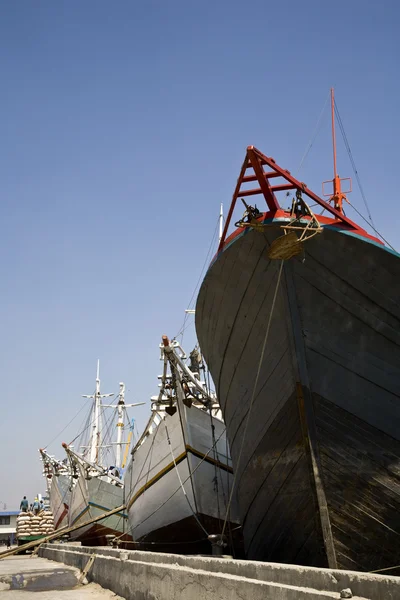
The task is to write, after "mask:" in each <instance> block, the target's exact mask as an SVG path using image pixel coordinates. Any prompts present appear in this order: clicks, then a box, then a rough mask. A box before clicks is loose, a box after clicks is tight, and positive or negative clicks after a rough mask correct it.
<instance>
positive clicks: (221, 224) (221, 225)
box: [218, 202, 224, 243]
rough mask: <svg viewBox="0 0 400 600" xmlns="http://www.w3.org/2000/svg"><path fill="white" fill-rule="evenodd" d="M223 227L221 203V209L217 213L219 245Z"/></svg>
mask: <svg viewBox="0 0 400 600" xmlns="http://www.w3.org/2000/svg"><path fill="white" fill-rule="evenodd" d="M223 225H224V206H223V204H222V202H221V208H220V211H219V235H218V242H219V243H221V240H222V231H223Z"/></svg>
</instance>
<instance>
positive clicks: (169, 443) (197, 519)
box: [165, 425, 208, 536]
mask: <svg viewBox="0 0 400 600" xmlns="http://www.w3.org/2000/svg"><path fill="white" fill-rule="evenodd" d="M165 431H166V434H167V442H168V445H169V451H170V453H171V457H172V460H173V462H174V467H175V471H176V474H177V476H178V480H179V484H180V486H181V489H182V492H183V495H184V496H185V498H186V501H187V503H188V505H189V508H190V510H191V511H192V514H193V516H194V518H195V520H196V522H197V524H198V525H199V527H200V528H201V529H202V530H203V531H204V533H205V534H206V536H208V531H207V530H206V529H205V527H204V526H203V524H202V523H201V522H200V519H199V517H198V516H197V514H196V513H195V511H194V510H193V507H192V505H191V503H190V500H189V498H188V495H187V493H186V490H185V487H184V485H183V483H182V479H181V476H180V474H179V470H178V466H177V464H176V462H175V456H174V453H173V451H172V445H171V440H170V439H169V434H168V428H167V425H165ZM186 460H188V458H187V459H186ZM189 479H190V480H191V481H192V473H190V475H189ZM192 484H193V483H192ZM193 491H194V490H193ZM193 495H194V494H193Z"/></svg>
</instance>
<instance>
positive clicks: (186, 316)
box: [174, 216, 219, 343]
mask: <svg viewBox="0 0 400 600" xmlns="http://www.w3.org/2000/svg"><path fill="white" fill-rule="evenodd" d="M218 225H219V216H218V219H217V224H216V225H215V229H214V233H213V236H212V238H211V242H210V246H209V248H208V251H207V256H206V258H205V261H204V263H203V266H202V269H201V272H200V275H199V278H198V280H197V283H196V286H195V288H194V290H193V294H192V297H191V298H190V300H189V305H188V307H187V308H188V309H190V308H191V306H192V302H193V299H194V297H195V295H196V291H197V288H198V287H199V285H200V282H201V280H202V277H203V273H204V269H205V268H206V266H207V265H208V263H209V255H210V253H211V251H212V248H213V245H214V240H215V237H216V235H217V231H218ZM188 318H189V314H188V313H185V317H184V319H183V323H182V327H181V328H180V330H179V331H178V333H177V334H176V336H175V337H174V339H176V338H177V337H178V336H179V335H182V339H181V343H183V334H184V333H185V330H186V329H187V328H188V327H189V324H187V325H186V321H187V319H188ZM185 325H186V326H185Z"/></svg>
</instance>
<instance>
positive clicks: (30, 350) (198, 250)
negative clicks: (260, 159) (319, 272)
mask: <svg viewBox="0 0 400 600" xmlns="http://www.w3.org/2000/svg"><path fill="white" fill-rule="evenodd" d="M399 7H400V5H399V3H398V2H397V1H395V0H393V1H390V0H383V1H382V2H380V3H376V2H375V3H367V2H365V1H361V0H347V1H346V2H343V1H336V2H329V3H328V2H321V1H318V2H317V1H308V0H305V1H304V2H293V1H283V2H281V3H277V2H267V1H265V0H264V1H260V0H253V1H252V2H249V3H247V4H246V3H245V2H243V1H242V0H241V1H240V2H239V1H238V0H214V1H213V2H211V1H209V0H203V2H198V1H196V2H194V1H192V0H169V1H168V2H166V1H164V0H158V1H151V0H147V1H146V2H135V1H133V0H130V1H126V0H118V1H116V2H110V1H104V0H85V2H79V1H78V0H58V1H57V2H54V1H52V0H29V1H28V0H3V1H2V2H1V5H0V76H1V113H0V132H1V144H0V186H1V205H0V210H1V219H0V222H1V225H0V227H1V235H0V255H1V263H0V264H1V267H0V268H1V296H0V298H1V313H0V325H1V330H0V331H1V337H0V339H1V348H0V374H1V412H0V450H1V456H2V469H1V475H0V509H2V502H5V503H6V504H7V507H8V508H9V509H11V508H15V507H16V506H17V504H19V500H20V497H21V496H22V495H23V494H27V495H28V496H29V498H31V497H32V496H33V495H34V493H36V492H38V491H44V484H43V480H42V477H41V466H40V463H39V460H38V453H37V449H38V448H39V447H40V446H45V445H47V444H49V443H50V442H51V441H52V440H53V438H55V437H56V436H57V434H59V432H60V431H61V430H62V429H63V427H64V426H65V425H66V424H67V423H68V421H69V420H70V419H71V418H72V417H74V415H75V414H76V413H77V412H78V411H79V410H80V408H81V407H82V405H83V403H85V402H87V401H86V400H83V399H82V398H81V397H80V396H81V394H83V393H86V394H88V393H92V392H93V388H94V379H95V370H96V360H97V358H100V360H101V379H102V387H103V390H104V391H106V392H108V391H117V390H118V383H119V381H125V383H126V385H127V390H128V392H127V397H126V399H127V401H131V402H134V401H136V402H140V401H144V400H145V401H146V402H148V400H149V398H150V396H151V395H152V394H154V393H156V390H157V387H156V386H157V379H156V377H157V375H158V374H159V373H160V372H161V371H160V369H161V365H160V363H159V361H158V357H159V350H158V344H159V342H160V337H161V335H162V334H163V333H166V334H168V335H169V336H173V335H175V334H176V333H177V332H178V330H179V328H180V326H181V323H182V320H183V317H184V309H185V308H187V307H188V304H189V301H190V298H191V296H192V294H193V291H194V288H195V286H196V283H197V280H198V278H199V275H200V273H201V269H202V267H203V263H204V261H205V258H206V255H207V252H208V249H209V246H210V242H211V240H212V236H213V232H214V228H215V223H216V220H217V216H218V211H219V204H220V202H224V204H225V206H226V208H227V207H228V204H229V201H230V197H231V194H232V191H233V188H234V186H235V183H236V178H237V176H238V173H239V168H240V165H241V163H242V160H243V157H244V152H245V148H246V146H247V145H249V144H253V145H255V146H257V147H259V148H260V149H261V150H262V151H263V152H264V153H266V154H268V155H270V156H273V157H274V158H275V159H276V160H277V162H278V163H279V164H281V165H282V166H283V167H285V168H287V169H290V170H291V172H292V173H293V174H294V175H298V176H299V178H300V179H302V180H304V181H306V182H307V184H308V185H309V186H310V187H313V188H314V190H315V191H316V192H317V193H319V192H320V189H321V188H320V186H321V181H323V180H325V179H329V178H330V177H332V159H331V146H330V137H329V136H330V133H329V115H328V112H327V111H325V116H324V118H323V121H322V126H321V131H320V133H319V135H318V138H317V140H316V142H315V144H314V145H313V147H312V148H311V151H310V152H309V154H308V156H307V160H306V162H305V164H304V166H303V167H302V170H301V173H299V172H298V167H299V164H300V160H301V157H302V156H303V154H304V151H305V150H306V147H307V145H308V142H309V140H310V138H311V136H312V133H313V130H314V127H315V124H316V122H317V119H318V116H319V114H320V112H321V109H322V107H323V105H324V102H325V100H326V98H327V96H328V93H329V88H330V87H331V86H334V87H335V90H336V97H337V102H338V106H339V110H340V114H341V117H342V120H343V123H344V126H345V128H346V132H347V137H348V139H349V142H350V145H351V148H352V151H353V155H354V158H355V161H356V164H357V167H358V171H359V174H360V177H361V180H362V183H363V187H364V190H365V192H366V196H367V199H368V202H369V205H370V208H371V212H372V215H373V218H374V220H375V223H376V226H377V227H378V229H379V230H380V231H381V233H382V234H383V235H384V236H385V237H387V238H388V239H389V241H390V242H391V243H392V244H393V245H394V246H395V247H397V248H399V247H400V240H399V234H398V229H399V227H398V225H399V219H398V215H397V212H396V209H397V203H398V198H397V197H398V184H397V168H398V159H399V139H400V131H399V129H400V127H399V116H398V114H399V113H398V106H399V85H400V84H399V77H398V62H399V58H400V52H399V35H398V28H399V17H400V14H399V13H400V8H399ZM339 173H340V175H341V176H343V177H344V176H352V175H353V173H352V170H351V166H350V163H349V159H348V157H347V153H346V152H345V149H344V147H343V144H342V143H341V142H339ZM355 187H356V186H355ZM351 201H352V202H353V203H354V204H355V205H356V206H357V207H358V208H359V210H361V211H362V212H363V213H365V209H364V206H363V203H362V199H361V196H360V194H359V192H358V190H357V189H355V191H354V192H353V194H352V197H351ZM344 268H345V265H344ZM185 336H186V337H185V340H184V342H185V341H186V342H187V344H185V343H184V346H186V347H187V350H189V349H190V345H191V343H192V341H193V339H194V333H193V330H192V331H190V329H189V330H188V334H187V335H186V334H185ZM188 346H189V347H188ZM147 416H148V405H147V406H146V407H140V408H139V409H137V411H136V417H137V422H138V427H139V429H140V428H141V427H142V426H143V424H144V422H145V420H146V419H147ZM81 420H82V419H81V415H80V416H79V417H78V418H77V419H76V420H75V421H74V422H73V423H72V424H71V426H70V427H68V428H67V430H66V431H65V432H64V433H62V435H60V436H58V437H57V439H56V440H55V441H54V443H52V444H51V445H50V447H49V449H50V451H52V452H54V453H56V452H57V453H59V454H60V455H61V454H62V453H61V446H60V444H61V442H62V441H67V442H68V441H70V440H71V439H72V438H73V437H74V435H75V432H76V429H77V428H78V427H79V425H80V422H81Z"/></svg>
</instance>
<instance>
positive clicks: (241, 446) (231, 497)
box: [221, 260, 284, 535]
mask: <svg viewBox="0 0 400 600" xmlns="http://www.w3.org/2000/svg"><path fill="white" fill-rule="evenodd" d="M283 263H284V261H283V260H281V264H280V266H279V271H278V279H277V282H276V287H275V292H274V296H273V299H272V305H271V310H270V313H269V318H268V323H267V329H266V332H265V336H264V341H263V345H262V349H261V354H260V360H259V362H258V368H257V374H256V378H255V380H254V386H253V393H252V396H251V400H250V406H249V410H248V412H247V416H246V422H245V426H244V431H243V436H242V443H241V445H240V450H239V456H238V459H237V463H236V465H237V467H236V469H235V472H234V475H233V482H232V489H231V493H230V496H229V501H228V507H227V511H226V515H225V521H224V526H223V528H222V534H221V535H224V533H225V529H226V524H227V521H228V517H229V511H230V508H231V504H232V499H233V492H234V490H235V483H236V479H237V474H238V467H239V464H240V460H241V458H242V454H243V450H244V443H245V440H246V436H247V429H248V426H249V421H250V414H251V411H252V408H253V404H254V400H255V397H256V390H257V385H258V380H259V378H260V373H261V367H262V363H263V360H264V354H265V348H266V346H267V340H268V336H269V330H270V328H271V322H272V315H273V313H274V308H275V304H276V298H277V296H278V289H279V284H280V282H281V277H282V270H283Z"/></svg>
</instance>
